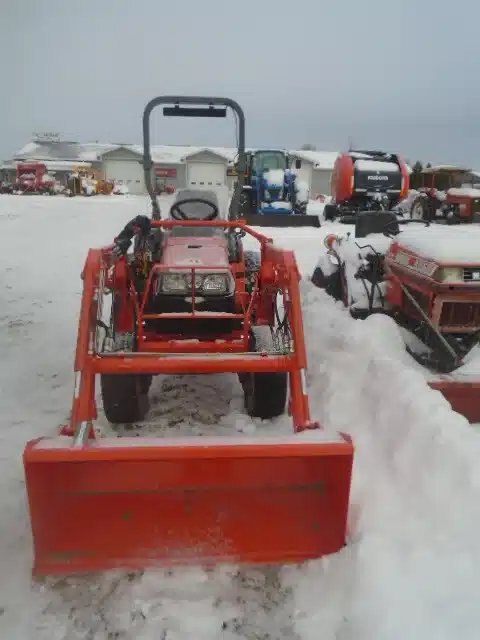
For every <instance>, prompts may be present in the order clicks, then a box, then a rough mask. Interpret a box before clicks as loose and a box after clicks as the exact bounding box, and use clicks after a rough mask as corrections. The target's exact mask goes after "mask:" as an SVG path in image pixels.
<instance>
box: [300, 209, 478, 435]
mask: <svg viewBox="0 0 480 640" xmlns="http://www.w3.org/2000/svg"><path fill="white" fill-rule="evenodd" d="M416 222H418V221H415V220H411V219H406V220H405V219H403V220H402V219H400V220H399V219H397V217H396V216H395V214H394V213H393V212H390V211H382V212H364V213H360V214H358V216H357V218H356V220H355V233H354V234H350V233H347V234H345V235H344V234H330V235H329V236H327V237H326V238H325V241H324V244H325V248H326V251H325V252H323V253H322V254H321V255H320V258H319V261H318V263H317V266H316V268H315V270H314V272H313V274H312V282H313V284H315V285H316V286H317V287H319V288H322V289H325V290H326V292H327V293H328V294H330V295H331V296H332V297H334V298H336V299H337V300H341V301H342V302H343V304H344V305H345V306H346V307H347V308H348V309H349V311H350V314H351V315H352V316H353V317H354V318H360V319H364V318H366V317H367V316H369V315H371V314H373V313H384V314H388V315H390V316H391V317H392V318H393V319H394V320H395V322H396V323H397V324H398V325H399V327H401V335H402V337H403V339H404V341H405V347H406V350H407V352H408V353H409V354H410V355H411V356H412V357H413V358H414V359H415V360H416V361H417V362H418V363H419V364H421V365H422V366H423V367H424V368H425V369H424V371H425V377H426V379H427V380H428V383H429V385H430V386H431V387H432V388H434V389H437V390H439V391H441V392H442V393H443V395H444V396H445V397H446V399H447V400H448V401H449V402H450V404H451V406H452V408H453V409H454V410H455V411H457V412H458V413H461V414H462V415H464V416H465V417H466V418H467V419H468V420H469V421H470V422H474V423H476V422H480V395H479V393H480V361H479V356H480V348H479V341H480V250H479V247H480V231H479V230H478V229H476V228H468V229H467V228H464V227H450V226H445V225H430V223H428V222H427V223H423V222H422V221H420V224H414V223H416ZM402 229H403V230H402ZM353 236H354V237H353ZM476 362H478V365H477V364H475V363H476Z"/></svg>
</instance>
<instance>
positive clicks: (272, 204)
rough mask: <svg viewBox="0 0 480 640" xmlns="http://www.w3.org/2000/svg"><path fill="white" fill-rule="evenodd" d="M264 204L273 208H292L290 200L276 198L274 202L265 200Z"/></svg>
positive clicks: (287, 209) (288, 209)
mask: <svg viewBox="0 0 480 640" xmlns="http://www.w3.org/2000/svg"><path fill="white" fill-rule="evenodd" d="M262 205H263V206H266V207H271V208H272V209H285V210H286V211H291V210H292V205H291V204H290V202H285V201H284V200H274V201H273V202H263V203H262Z"/></svg>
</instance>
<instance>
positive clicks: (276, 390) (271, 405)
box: [242, 327, 288, 420]
mask: <svg viewBox="0 0 480 640" xmlns="http://www.w3.org/2000/svg"><path fill="white" fill-rule="evenodd" d="M252 349H253V350H254V351H263V350H264V349H265V350H267V351H272V350H273V340H272V336H271V333H270V328H269V327H253V329H252ZM287 382H288V377H287V372H286V371H278V372H268V373H247V374H245V375H242V385H243V393H244V401H245V409H246V410H247V413H248V415H249V416H251V417H252V418H261V419H262V420H269V419H270V418H276V417H277V416H280V415H282V413H283V412H284V411H285V404H286V402H287Z"/></svg>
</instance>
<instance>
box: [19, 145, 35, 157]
mask: <svg viewBox="0 0 480 640" xmlns="http://www.w3.org/2000/svg"><path fill="white" fill-rule="evenodd" d="M39 148H40V145H39V144H37V143H36V142H28V143H27V144H26V145H25V146H24V147H22V148H21V149H20V151H19V152H18V154H16V155H19V156H21V155H29V154H31V153H35V151H37V150H38V149H39Z"/></svg>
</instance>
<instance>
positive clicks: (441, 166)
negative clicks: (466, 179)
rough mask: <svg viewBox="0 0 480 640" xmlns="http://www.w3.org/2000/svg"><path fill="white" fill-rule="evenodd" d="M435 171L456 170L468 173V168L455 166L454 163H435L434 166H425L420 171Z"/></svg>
mask: <svg viewBox="0 0 480 640" xmlns="http://www.w3.org/2000/svg"><path fill="white" fill-rule="evenodd" d="M436 171H458V172H460V173H468V172H469V171H470V169H466V168H465V167H457V166H456V165H454V164H437V165H435V166H434V167H425V169H423V171H422V173H434V172H436Z"/></svg>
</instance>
